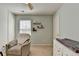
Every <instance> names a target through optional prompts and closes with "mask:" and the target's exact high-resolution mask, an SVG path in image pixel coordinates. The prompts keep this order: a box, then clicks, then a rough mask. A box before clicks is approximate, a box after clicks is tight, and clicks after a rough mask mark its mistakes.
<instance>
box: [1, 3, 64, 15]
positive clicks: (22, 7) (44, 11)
mask: <svg viewBox="0 0 79 59" xmlns="http://www.w3.org/2000/svg"><path fill="white" fill-rule="evenodd" d="M3 5H4V6H5V7H6V8H8V9H9V10H10V11H11V12H13V13H14V14H21V15H23V14H26V15H53V13H54V12H56V11H57V10H58V9H59V8H60V7H61V6H62V5H63V4H61V3H33V4H32V6H33V10H30V9H29V7H28V5H27V4H24V3H8V4H7V3H6V4H5V3H4V4H0V6H3ZM22 11H24V12H22Z"/></svg>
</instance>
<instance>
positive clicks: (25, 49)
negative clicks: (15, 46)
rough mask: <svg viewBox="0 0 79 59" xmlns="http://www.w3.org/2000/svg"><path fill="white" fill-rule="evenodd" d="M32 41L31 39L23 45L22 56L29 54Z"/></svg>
mask: <svg viewBox="0 0 79 59" xmlns="http://www.w3.org/2000/svg"><path fill="white" fill-rule="evenodd" d="M30 43H31V41H29V42H26V43H24V44H22V45H21V55H22V56H25V55H29V53H30Z"/></svg>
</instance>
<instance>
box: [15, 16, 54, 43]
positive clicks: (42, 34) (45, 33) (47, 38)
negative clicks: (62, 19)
mask: <svg viewBox="0 0 79 59" xmlns="http://www.w3.org/2000/svg"><path fill="white" fill-rule="evenodd" d="M21 19H24V20H28V19H29V20H32V21H38V22H41V23H42V24H43V25H44V27H45V29H40V30H38V31H37V32H32V39H31V40H32V43H33V44H52V39H53V38H52V36H53V35H52V28H53V25H52V16H16V36H17V34H18V32H19V23H18V22H19V20H21Z"/></svg>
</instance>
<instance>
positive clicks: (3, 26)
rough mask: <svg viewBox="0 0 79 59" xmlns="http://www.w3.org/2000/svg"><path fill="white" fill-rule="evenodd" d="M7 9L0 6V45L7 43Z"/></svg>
mask: <svg viewBox="0 0 79 59" xmlns="http://www.w3.org/2000/svg"><path fill="white" fill-rule="evenodd" d="M7 14H8V12H7V10H6V9H5V8H2V7H0V47H2V46H3V45H5V44H6V43H7Z"/></svg>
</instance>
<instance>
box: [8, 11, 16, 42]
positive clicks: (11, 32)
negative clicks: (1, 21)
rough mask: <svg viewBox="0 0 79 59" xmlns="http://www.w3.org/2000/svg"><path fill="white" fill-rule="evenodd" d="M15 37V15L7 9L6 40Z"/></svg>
mask: <svg viewBox="0 0 79 59" xmlns="http://www.w3.org/2000/svg"><path fill="white" fill-rule="evenodd" d="M14 39H15V16H14V14H13V13H11V12H10V11H9V13H8V42H10V41H12V40H14Z"/></svg>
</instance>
